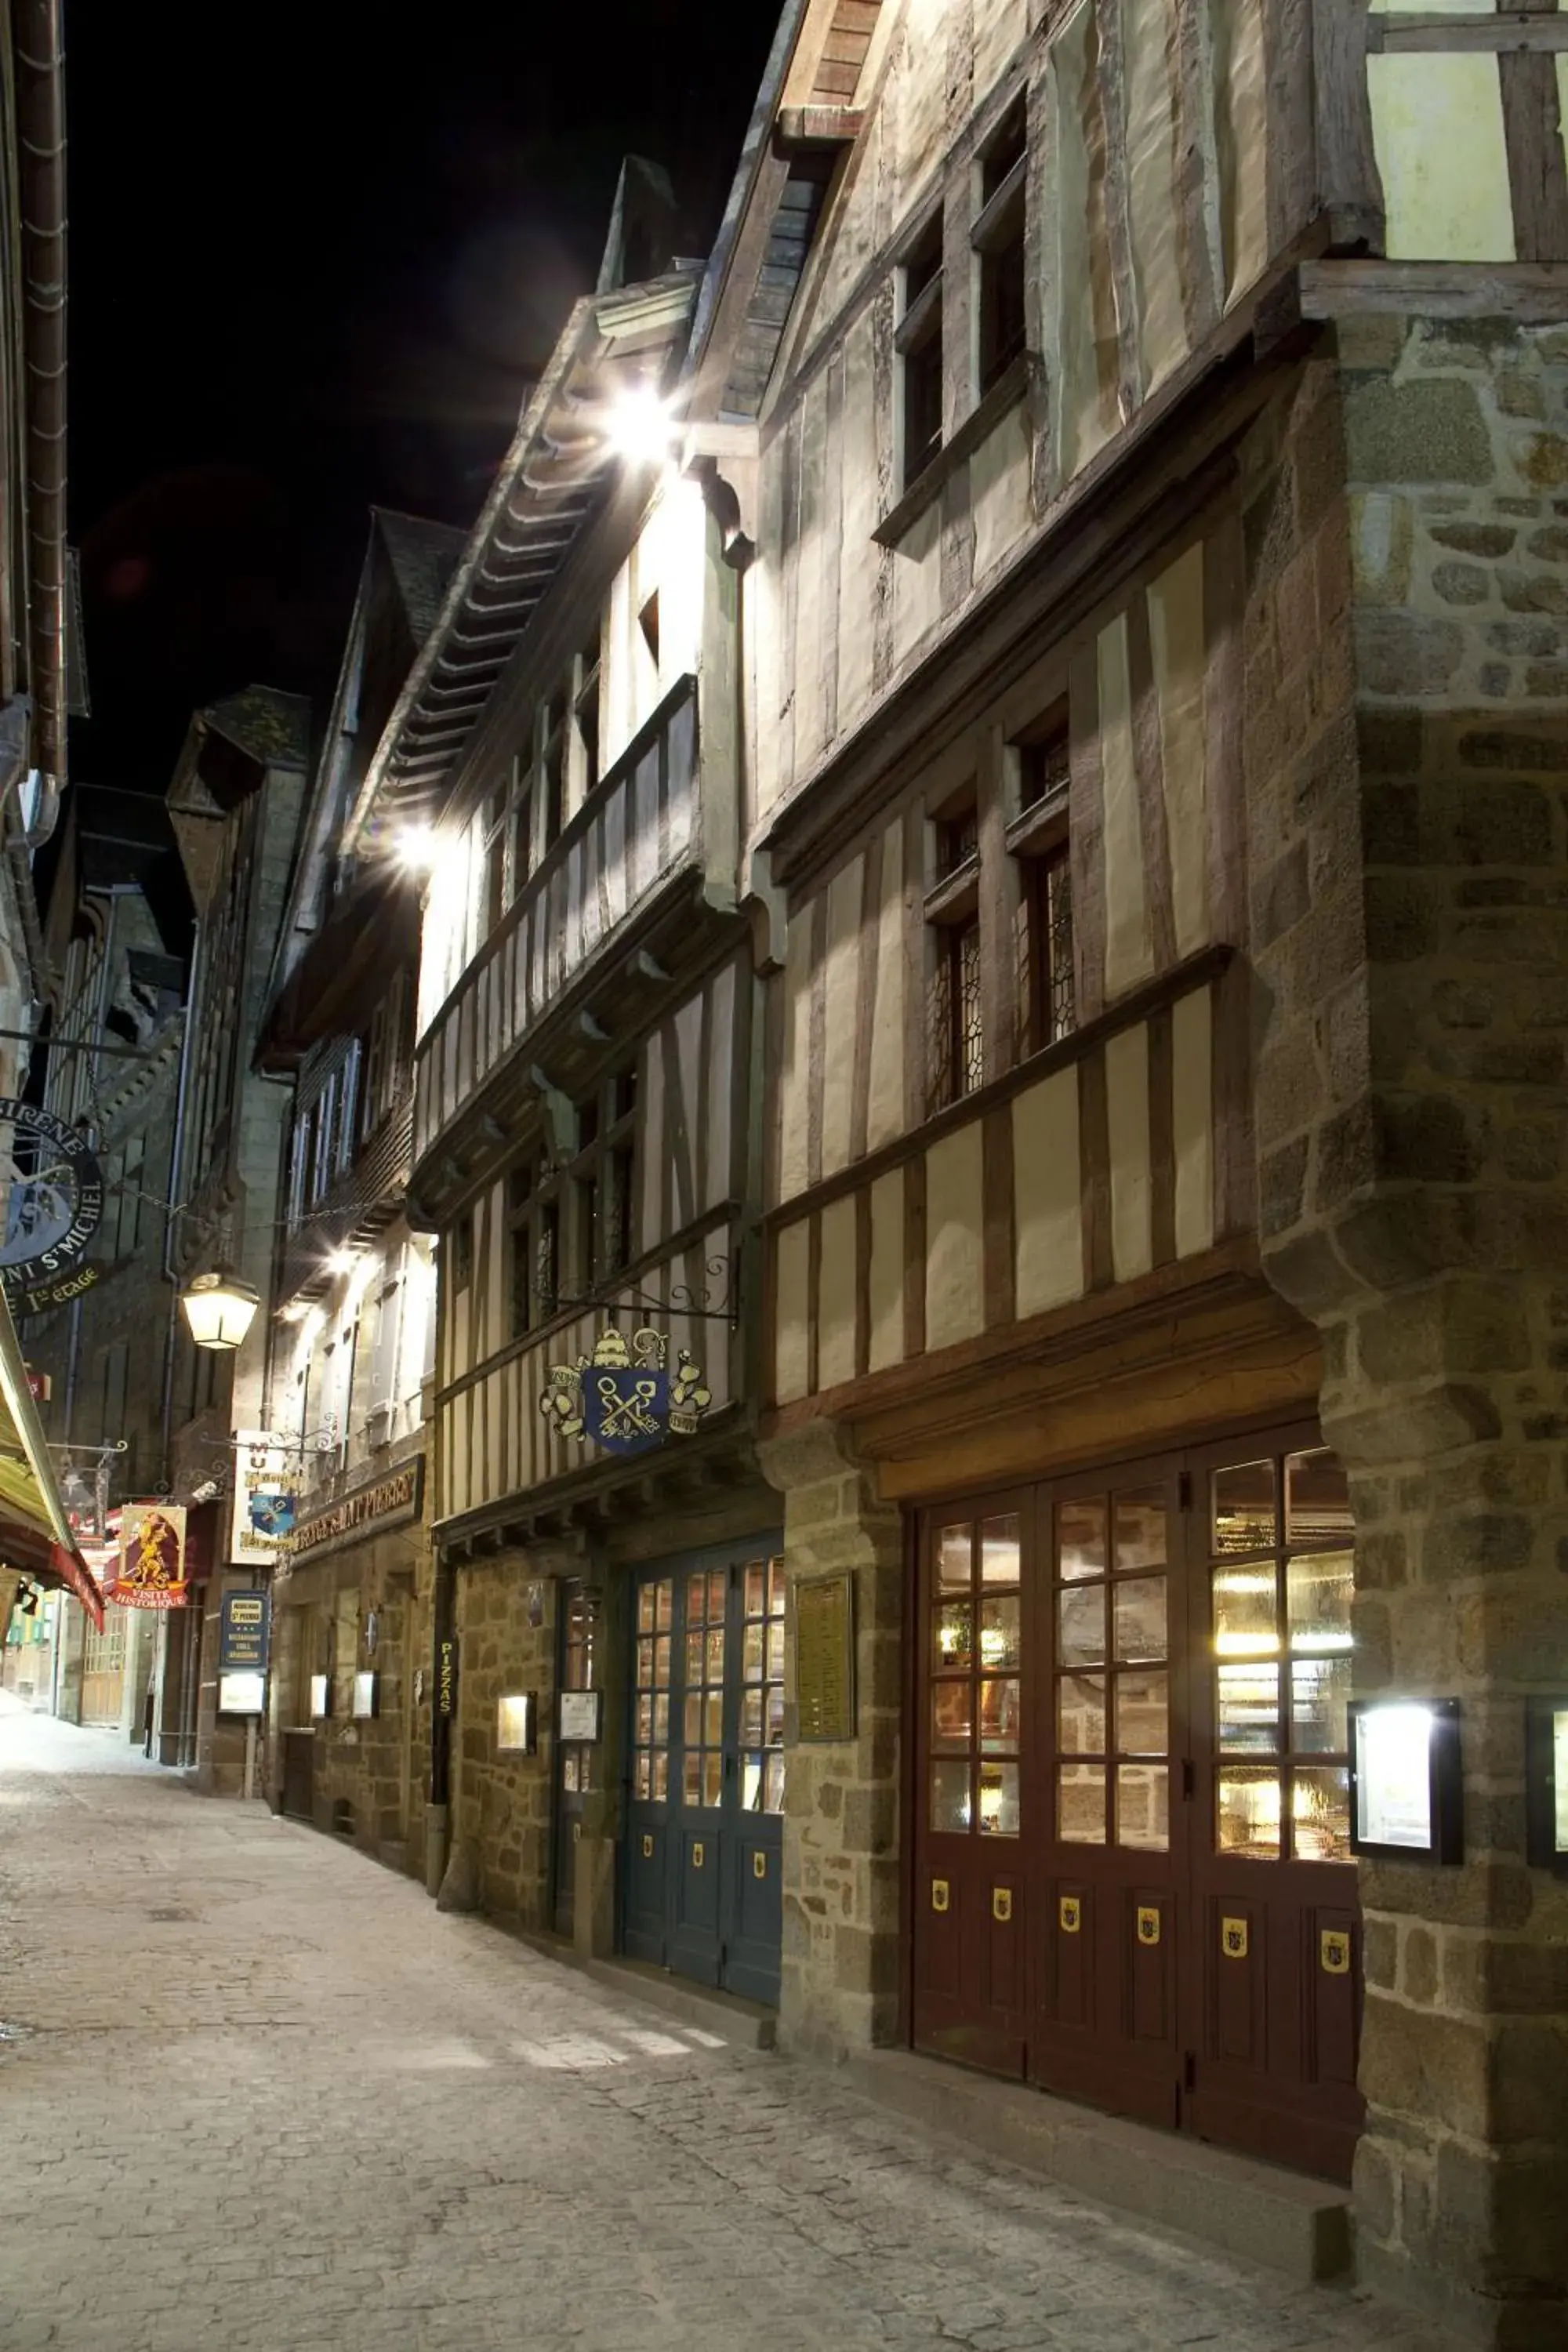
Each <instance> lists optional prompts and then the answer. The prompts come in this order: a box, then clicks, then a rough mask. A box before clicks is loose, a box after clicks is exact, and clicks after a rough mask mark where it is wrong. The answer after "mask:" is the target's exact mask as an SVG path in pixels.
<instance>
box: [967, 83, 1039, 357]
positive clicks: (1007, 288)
mask: <svg viewBox="0 0 1568 2352" xmlns="http://www.w3.org/2000/svg"><path fill="white" fill-rule="evenodd" d="M1028 172H1029V125H1028V104H1027V100H1026V96H1025V94H1024V92H1023V91H1022V90H1020V91H1019V93H1018V95H1017V97H1016V99H1015V100H1013V102H1012V104H1011V105H1010V106H1009V107H1008V109H1007V110H1006V112H1005V115H1004V116H1003V118H1002V121H1001V122H1000V123H999V124H998V125H997V127H996V129H995V131H994V132H993V133H992V135H991V137H990V139H989V140H988V141H987V142H986V144H985V146H984V148H983V149H982V151H981V152H980V153H979V154H978V155H977V156H976V158H975V162H974V202H975V205H976V211H975V216H974V224H973V227H972V229H971V230H970V245H971V247H972V249H973V256H974V262H973V275H974V308H973V317H974V353H973V361H974V396H975V398H976V399H977V400H984V398H985V397H986V395H987V394H989V393H991V392H993V391H994V389H995V387H996V386H997V385H998V384H999V383H1001V382H1002V381H1003V379H1004V377H1005V375H1006V373H1007V371H1008V369H1009V368H1010V367H1012V366H1013V365H1014V363H1015V362H1016V361H1017V360H1019V359H1021V358H1022V357H1023V355H1024V354H1025V352H1026V351H1027V349H1028V340H1029V339H1028V324H1027V318H1026V309H1025V302H1026V295H1025V289H1026V283H1027V274H1028V272H1027V262H1026V230H1027V223H1028Z"/></svg>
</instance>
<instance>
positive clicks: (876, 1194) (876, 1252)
mask: <svg viewBox="0 0 1568 2352" xmlns="http://www.w3.org/2000/svg"><path fill="white" fill-rule="evenodd" d="M869 1286H870V1294H871V1295H870V1343H871V1344H870V1353H869V1358H868V1361H869V1366H870V1369H871V1370H872V1371H874V1372H879V1371H884V1370H886V1369H887V1367H888V1366H889V1364H901V1363H902V1362H903V1360H904V1171H903V1170H902V1169H901V1168H894V1169H890V1170H889V1172H888V1174H887V1175H886V1176H879V1177H878V1179H877V1181H876V1182H875V1183H874V1184H873V1185H872V1187H871V1267H870V1284H869Z"/></svg>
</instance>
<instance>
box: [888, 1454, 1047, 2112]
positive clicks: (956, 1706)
mask: <svg viewBox="0 0 1568 2352" xmlns="http://www.w3.org/2000/svg"><path fill="white" fill-rule="evenodd" d="M1025 1520H1026V1514H1025V1512H1024V1510H1023V1508H1022V1507H1020V1506H1019V1505H1018V1503H1017V1502H1016V1498H1013V1497H1010V1496H997V1497H996V1498H995V1499H994V1502H990V1503H986V1504H983V1505H976V1506H973V1507H970V1508H967V1509H965V1510H963V1512H962V1513H958V1512H954V1513H952V1514H951V1515H949V1514H942V1515H939V1516H938V1517H936V1518H935V1519H934V1520H933V1521H931V1522H928V1523H927V1525H926V1527H925V1528H924V1531H923V1540H922V1544H921V1586H920V1592H919V1597H918V1604H917V1605H918V1608H919V1612H920V1623H921V1674H920V1699H919V1704H920V1708H921V1717H920V1732H921V1738H920V1743H919V1746H920V1752H919V1759H918V1764H917V1779H916V1787H917V1791H918V1793H917V1798H916V1804H917V1818H916V1825H915V1872H914V1876H915V1885H914V1988H913V2002H912V2011H913V2026H914V2038H915V2040H916V2042H918V2043H919V2044H920V2046H921V2048H923V2049H928V2050H937V2051H941V2052H942V2053H945V2054H947V2055H949V2056H952V2057H956V2058H963V2059H964V2060H966V2061H967V2062H968V2063H971V2064H974V2065H981V2066H989V2067H994V2068H995V2069H997V2070H999V2071H1005V2072H1010V2073H1016V2072H1018V2071H1021V2068H1022V2063H1023V2050H1024V2039H1023V2036H1024V2030H1025V2029H1024V2012H1025V2010H1026V1992H1025V1984H1026V1955H1027V1950H1028V1944H1027V1937H1028V1921H1027V1916H1026V1905H1025V1900H1024V1895H1025V1878H1024V1874H1023V1870H1022V1867H1021V1864H1020V1851H1021V1845H1022V1841H1023V1839H1024V1837H1025V1835H1026V1832H1027V1828H1028V1812H1027V1796H1026V1775H1027V1763H1028V1759H1027V1755H1026V1742H1025V1713H1024V1689H1025V1682H1024V1675H1025V1668H1026V1644H1025V1616H1024V1540H1025Z"/></svg>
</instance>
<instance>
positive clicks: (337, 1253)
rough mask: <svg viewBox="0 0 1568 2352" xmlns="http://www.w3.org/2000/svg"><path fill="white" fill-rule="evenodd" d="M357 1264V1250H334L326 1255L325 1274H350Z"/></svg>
mask: <svg viewBox="0 0 1568 2352" xmlns="http://www.w3.org/2000/svg"><path fill="white" fill-rule="evenodd" d="M358 1264H359V1252H358V1250H352V1249H335V1250H332V1251H331V1252H330V1253H329V1255H328V1258H327V1272H328V1273H329V1274H352V1273H353V1270H354V1268H355V1266H356V1265H358Z"/></svg>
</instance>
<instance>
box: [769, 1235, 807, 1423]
mask: <svg viewBox="0 0 1568 2352" xmlns="http://www.w3.org/2000/svg"><path fill="white" fill-rule="evenodd" d="M773 1246H774V1250H775V1253H776V1255H775V1257H774V1260H773V1265H774V1281H773V1334H774V1337H773V1395H774V1397H775V1399H776V1400H777V1402H779V1403H780V1404H789V1403H790V1402H792V1401H793V1400H794V1399H795V1398H796V1397H803V1396H804V1395H805V1391H806V1378H807V1370H806V1368H807V1363H808V1360H809V1359H808V1357H807V1353H806V1331H807V1328H808V1327H809V1322H810V1316H811V1299H810V1297H809V1291H810V1285H811V1227H810V1223H809V1221H808V1220H807V1219H806V1218H805V1217H802V1219H801V1220H800V1222H799V1223H798V1224H794V1225H785V1226H784V1229H783V1231H782V1232H781V1233H780V1234H779V1236H778V1239H777V1241H776V1242H775V1243H774V1245H773Z"/></svg>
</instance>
